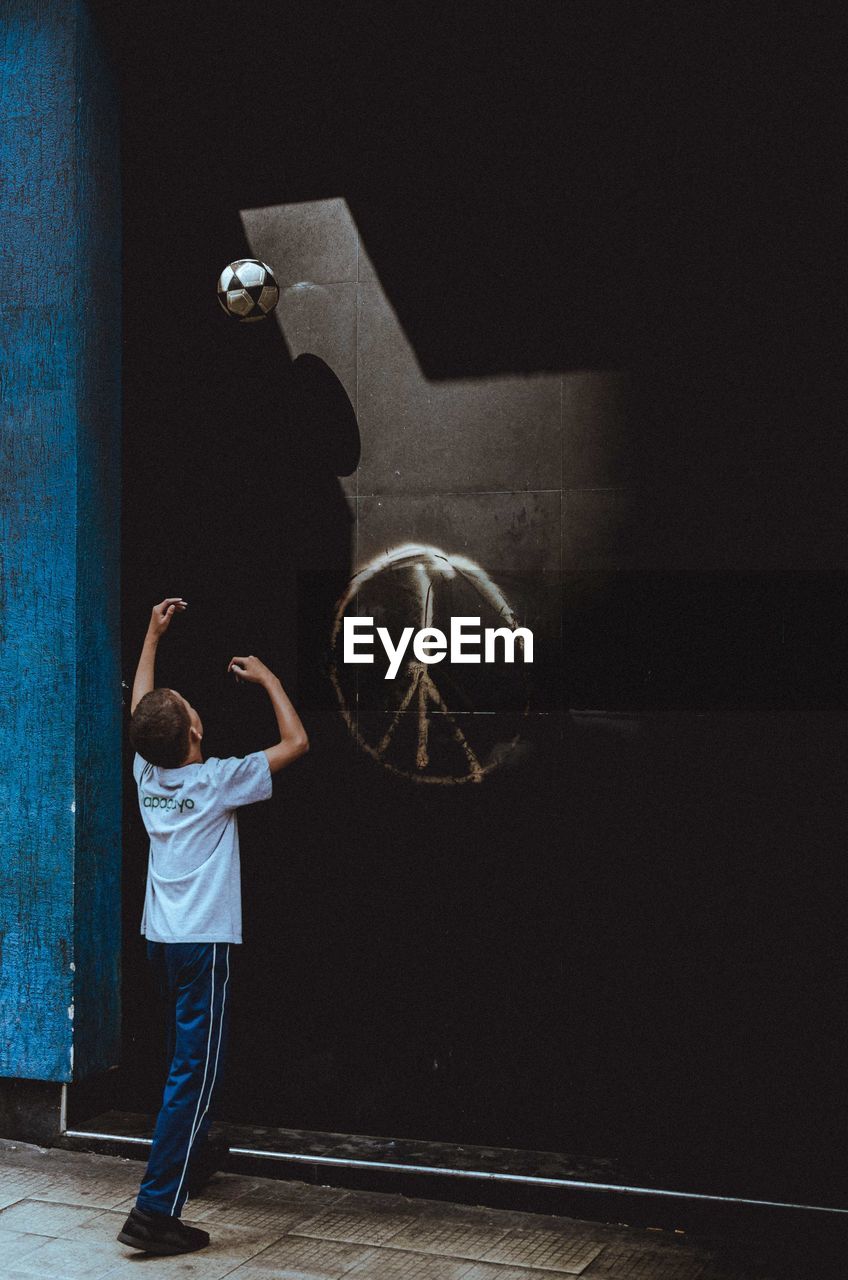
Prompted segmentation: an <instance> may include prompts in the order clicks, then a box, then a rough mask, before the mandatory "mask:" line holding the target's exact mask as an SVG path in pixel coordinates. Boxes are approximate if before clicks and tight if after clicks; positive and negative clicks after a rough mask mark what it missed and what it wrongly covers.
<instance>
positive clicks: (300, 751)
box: [292, 732, 309, 756]
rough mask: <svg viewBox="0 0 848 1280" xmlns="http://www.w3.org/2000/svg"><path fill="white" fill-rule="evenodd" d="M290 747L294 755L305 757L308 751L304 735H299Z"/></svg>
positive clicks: (306, 738) (306, 739) (307, 741)
mask: <svg viewBox="0 0 848 1280" xmlns="http://www.w3.org/2000/svg"><path fill="white" fill-rule="evenodd" d="M292 746H293V748H294V750H295V753H296V755H299V756H305V755H306V753H307V751H308V750H309V739H308V737H307V736H306V733H305V732H304V733H299V734H298V735H297V737H296V738H295V740H294V742H293V743H292Z"/></svg>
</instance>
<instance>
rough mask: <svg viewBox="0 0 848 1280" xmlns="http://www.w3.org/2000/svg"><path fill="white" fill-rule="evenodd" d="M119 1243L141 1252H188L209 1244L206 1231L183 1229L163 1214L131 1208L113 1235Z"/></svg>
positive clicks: (181, 1223)
mask: <svg viewBox="0 0 848 1280" xmlns="http://www.w3.org/2000/svg"><path fill="white" fill-rule="evenodd" d="M117 1238H118V1240H120V1242H121V1244H128V1245H130V1246H131V1247H132V1248H133V1249H143V1250H144V1251H145V1253H158V1254H166V1253H192V1252H193V1251H194V1250H195V1249H204V1248H205V1247H206V1245H207V1244H208V1243H209V1232H208V1231H201V1230H200V1228H199V1227H187V1226H186V1225H185V1223H183V1222H180V1220H179V1218H172V1217H170V1215H169V1214H167V1213H148V1211H147V1210H146V1209H139V1208H138V1206H137V1205H134V1206H133V1208H132V1209H130V1216H129V1217H128V1218H127V1220H126V1222H125V1223H124V1225H123V1227H122V1228H121V1230H120V1231H119V1232H118V1236H117Z"/></svg>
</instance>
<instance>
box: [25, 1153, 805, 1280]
mask: <svg viewBox="0 0 848 1280" xmlns="http://www.w3.org/2000/svg"><path fill="white" fill-rule="evenodd" d="M142 1171H143V1166H142V1164H141V1163H140V1162H138V1161H132V1160H124V1159H119V1158H116V1157H112V1156H101V1155H91V1154H83V1153H78V1152H70V1151H65V1150H62V1149H60V1148H41V1147H34V1146H25V1145H17V1144H12V1143H10V1142H8V1141H6V1142H0V1280H34V1278H36V1277H38V1278H39V1280H106V1277H109V1278H110V1280H111V1278H112V1277H130V1276H132V1275H134V1274H135V1275H136V1276H141V1275H142V1272H141V1271H136V1272H134V1271H133V1268H134V1267H143V1268H144V1272H143V1274H144V1275H145V1276H146V1277H148V1280H151V1278H152V1280H158V1277H160V1276H161V1277H167V1276H181V1277H198V1280H221V1278H222V1277H224V1276H226V1277H234V1278H237V1280H338V1278H339V1277H341V1276H345V1277H346V1278H347V1277H350V1280H544V1278H545V1277H547V1280H556V1277H557V1276H584V1277H586V1278H587V1280H594V1278H596V1277H597V1278H598V1280H600V1278H601V1277H603V1278H604V1280H770V1277H771V1276H772V1274H773V1273H772V1272H770V1271H769V1270H767V1269H763V1267H762V1266H760V1267H751V1265H750V1262H749V1263H748V1264H747V1266H743V1265H742V1263H741V1260H740V1258H739V1255H738V1253H737V1255H736V1258H735V1261H734V1258H733V1256H731V1252H730V1251H725V1250H722V1249H721V1248H720V1247H719V1246H712V1247H711V1246H708V1245H707V1244H705V1243H696V1242H693V1241H690V1240H689V1239H688V1238H687V1237H682V1236H680V1235H678V1234H674V1233H666V1232H656V1231H645V1230H641V1229H636V1228H629V1227H623V1226H605V1225H600V1224H597V1223H592V1222H581V1221H577V1220H574V1219H570V1218H556V1217H546V1216H542V1215H537V1214H530V1213H513V1212H506V1211H502V1210H495V1209H487V1208H475V1207H470V1206H465V1205H451V1204H444V1203H442V1202H438V1201H432V1200H417V1199H415V1200H411V1199H405V1198H404V1197H402V1196H399V1195H388V1194H387V1195H378V1194H375V1193H371V1192H357V1191H345V1190H342V1189H334V1188H331V1187H319V1186H309V1185H307V1184H305V1183H297V1182H278V1181H275V1180H272V1179H262V1178H255V1177H244V1176H241V1175H236V1174H224V1173H219V1174H216V1175H215V1177H214V1178H213V1179H212V1181H211V1182H210V1183H209V1184H208V1186H207V1188H206V1190H205V1191H204V1193H203V1194H202V1195H201V1196H200V1197H199V1198H198V1199H196V1200H190V1201H189V1202H188V1203H187V1204H186V1206H185V1208H184V1210H183V1218H184V1220H185V1221H186V1222H190V1223H191V1222H193V1223H198V1224H202V1225H203V1226H204V1228H205V1229H206V1230H208V1231H209V1233H210V1236H211V1243H210V1245H209V1247H208V1248H206V1249H203V1250H200V1251H199V1252H197V1253H192V1254H188V1255H183V1256H178V1257H171V1258H154V1257H151V1256H148V1255H143V1254H140V1253H139V1252H137V1251H136V1250H133V1249H129V1248H127V1247H126V1246H124V1245H122V1244H120V1243H118V1241H117V1240H116V1239H115V1237H116V1235H117V1233H118V1231H119V1230H120V1228H121V1226H122V1224H123V1221H124V1218H125V1217H126V1214H127V1212H128V1211H129V1209H130V1208H131V1207H132V1205H133V1204H134V1202H135V1196H136V1192H137V1190H138V1183H139V1178H140V1176H141V1173H142ZM798 1280H814V1277H813V1276H812V1275H810V1276H802V1275H800V1274H799V1276H798Z"/></svg>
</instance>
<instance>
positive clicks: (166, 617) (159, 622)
mask: <svg viewBox="0 0 848 1280" xmlns="http://www.w3.org/2000/svg"><path fill="white" fill-rule="evenodd" d="M186 608H188V605H187V602H186V601H185V600H183V598H182V596H167V597H166V599H164V600H162V601H161V602H160V603H159V604H155V605H154V606H153V612H152V613H151V615H150V624H149V626H148V628H147V634H148V635H149V636H155V637H156V639H157V640H158V639H159V637H160V636H163V635H164V634H165V632H166V631H167V630H168V627H169V626H170V623H171V618H172V617H173V616H174V613H175V611H176V610H179V611H180V613H182V611H183V610H184V609H186Z"/></svg>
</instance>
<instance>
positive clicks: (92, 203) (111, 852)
mask: <svg viewBox="0 0 848 1280" xmlns="http://www.w3.org/2000/svg"><path fill="white" fill-rule="evenodd" d="M0 57H2V59H3V66H4V75H3V77H2V80H0V121H1V122H2V123H0V130H2V133H0V168H2V174H3V186H2V194H0V214H2V225H3V228H4V242H3V244H2V246H0V260H2V266H3V274H4V277H5V279H6V281H7V287H6V288H5V289H4V294H3V299H2V310H3V317H2V325H0V370H2V373H0V407H2V425H0V1002H1V1003H0V1075H3V1076H13V1077H22V1078H26V1079H36V1080H56V1081H65V1080H70V1079H71V1078H72V1077H73V1075H74V1074H76V1076H77V1077H82V1076H84V1075H87V1074H89V1073H90V1072H91V1071H93V1070H96V1069H105V1068H106V1067H108V1066H111V1065H113V1064H114V1063H115V1062H117V1060H118V1051H119V1043H120V941H121V939H120V918H121V916H120V879H121V840H120V799H121V781H120V757H121V751H120V746H121V715H120V670H119V635H120V619H119V533H120V208H119V188H118V131H117V107H116V103H117V95H116V92H115V89H114V86H113V85H112V84H111V83H110V79H109V74H108V71H107V68H106V64H105V62H104V60H103V58H102V56H101V54H100V51H99V49H98V44H97V39H96V33H95V31H94V30H93V27H92V24H91V21H90V19H89V17H88V14H87V12H86V10H85V7H84V5H83V4H82V3H80V2H79V0H73V2H67V3H65V2H62V0H57V2H56V3H52V4H50V5H46V4H44V3H36V0H11V3H7V4H5V5H4V7H3V24H2V27H1V28H0ZM95 289H96V296H95ZM95 794H96V804H95V803H93V797H94V795H95ZM74 1064H75V1065H74Z"/></svg>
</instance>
